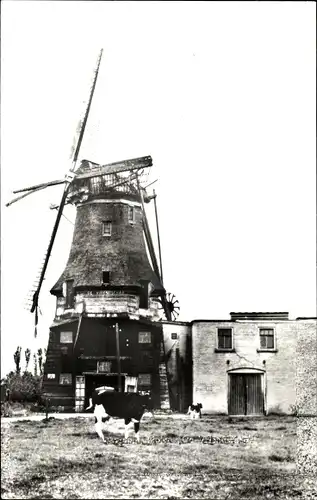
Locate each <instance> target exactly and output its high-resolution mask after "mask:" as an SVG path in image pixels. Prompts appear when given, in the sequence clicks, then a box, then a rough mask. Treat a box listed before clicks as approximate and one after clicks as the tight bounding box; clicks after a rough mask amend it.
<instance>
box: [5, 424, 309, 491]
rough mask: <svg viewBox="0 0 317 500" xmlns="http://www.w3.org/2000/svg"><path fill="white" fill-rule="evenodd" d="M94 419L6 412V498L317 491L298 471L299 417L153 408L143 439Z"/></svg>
mask: <svg viewBox="0 0 317 500" xmlns="http://www.w3.org/2000/svg"><path fill="white" fill-rule="evenodd" d="M105 425H106V426H105V429H107V430H106V431H105V432H104V434H105V438H106V443H105V444H103V443H102V442H101V440H100V439H99V438H98V437H97V435H96V433H95V432H94V419H93V416H91V418H71V419H68V420H57V419H49V420H48V421H47V422H46V421H21V422H11V423H10V422H6V421H5V419H3V420H2V433H1V438H2V452H1V453H2V488H1V489H2V494H1V498H4V499H5V498H39V499H40V498H41V499H45V498H170V499H172V498H210V499H228V500H229V499H238V498H239V499H240V498H241V499H249V500H251V499H252V500H260V499H263V498H264V499H271V498H274V499H275V498H281V499H283V500H287V499H289V498H302V499H304V498H305V499H306V498H311V499H313V498H316V497H317V489H315V486H314V480H312V478H310V477H308V476H305V477H304V476H299V475H298V474H296V467H295V461H294V458H295V453H296V419H295V418H293V417H275V418H272V417H267V418H265V419H264V418H263V419H228V417H212V416H203V418H202V420H200V421H191V420H188V418H187V417H184V416H181V415H180V416H178V417H177V418H175V416H174V417H172V416H167V417H165V418H163V417H159V416H154V418H153V419H151V420H149V421H146V422H144V423H143V424H141V432H140V435H141V442H140V443H139V444H137V443H136V442H135V440H134V437H133V432H131V438H129V439H128V440H127V441H126V442H125V441H124V439H123V431H124V424H123V421H121V420H114V421H112V422H111V423H108V424H105Z"/></svg>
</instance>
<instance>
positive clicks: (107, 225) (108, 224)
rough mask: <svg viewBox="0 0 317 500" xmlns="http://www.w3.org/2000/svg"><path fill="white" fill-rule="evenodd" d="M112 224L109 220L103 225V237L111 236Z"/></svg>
mask: <svg viewBox="0 0 317 500" xmlns="http://www.w3.org/2000/svg"><path fill="white" fill-rule="evenodd" d="M111 231H112V222H111V221H110V220H107V221H105V222H103V223H102V236H111Z"/></svg>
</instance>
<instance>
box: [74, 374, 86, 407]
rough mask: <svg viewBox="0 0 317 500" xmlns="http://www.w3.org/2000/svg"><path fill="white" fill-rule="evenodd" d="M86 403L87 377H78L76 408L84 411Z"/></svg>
mask: <svg viewBox="0 0 317 500" xmlns="http://www.w3.org/2000/svg"><path fill="white" fill-rule="evenodd" d="M84 403H85V377H83V376H80V377H76V388H75V410H76V411H83V410H84Z"/></svg>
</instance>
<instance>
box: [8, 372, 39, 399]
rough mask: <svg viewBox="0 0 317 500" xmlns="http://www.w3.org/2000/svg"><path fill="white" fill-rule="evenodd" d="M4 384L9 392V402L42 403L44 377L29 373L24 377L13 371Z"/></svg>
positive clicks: (24, 374)
mask: <svg viewBox="0 0 317 500" xmlns="http://www.w3.org/2000/svg"><path fill="white" fill-rule="evenodd" d="M4 382H5V384H6V386H7V389H8V390H9V401H12V402H20V403H22V402H40V401H41V393H42V388H41V385H42V377H39V376H37V375H33V374H32V373H30V372H27V371H25V372H24V373H23V374H22V375H21V373H16V372H13V371H11V372H10V373H9V374H8V375H7V377H6V378H5V380H4Z"/></svg>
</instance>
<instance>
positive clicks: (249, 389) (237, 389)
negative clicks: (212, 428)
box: [228, 373, 264, 415]
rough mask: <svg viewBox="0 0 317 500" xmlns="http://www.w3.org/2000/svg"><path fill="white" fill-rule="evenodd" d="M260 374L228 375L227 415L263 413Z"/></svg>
mask: <svg viewBox="0 0 317 500" xmlns="http://www.w3.org/2000/svg"><path fill="white" fill-rule="evenodd" d="M261 376H262V375H260V374H254V373H252V374H250V373H243V374H236V373H234V374H230V375H229V409H228V410H229V415H263V413H264V397H263V390H262V381H261Z"/></svg>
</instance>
